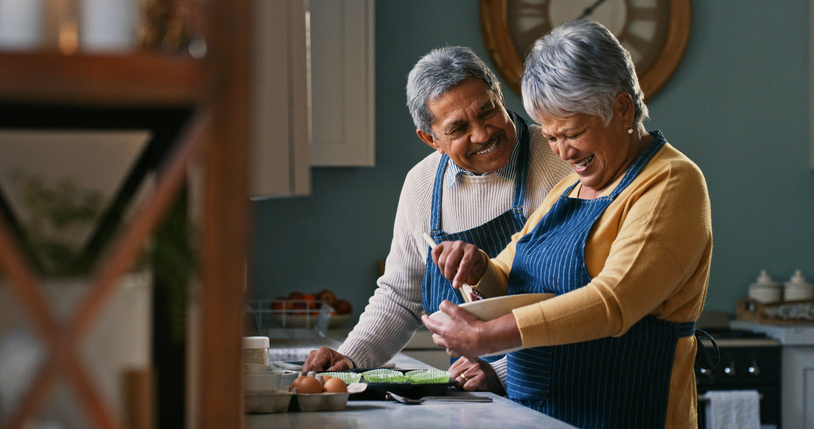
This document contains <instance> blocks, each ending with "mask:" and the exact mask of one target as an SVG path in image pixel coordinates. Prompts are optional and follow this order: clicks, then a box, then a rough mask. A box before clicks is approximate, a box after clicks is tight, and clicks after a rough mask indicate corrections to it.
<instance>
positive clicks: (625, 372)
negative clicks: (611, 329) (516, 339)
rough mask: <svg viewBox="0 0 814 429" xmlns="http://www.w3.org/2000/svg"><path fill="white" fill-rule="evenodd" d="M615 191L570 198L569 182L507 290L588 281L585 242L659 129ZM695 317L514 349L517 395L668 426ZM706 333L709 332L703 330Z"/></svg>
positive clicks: (528, 242) (649, 151)
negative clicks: (684, 341) (680, 351)
mask: <svg viewBox="0 0 814 429" xmlns="http://www.w3.org/2000/svg"><path fill="white" fill-rule="evenodd" d="M652 134H653V136H654V137H655V139H654V140H653V142H652V143H651V144H650V145H649V146H648V147H647V148H646V149H645V151H644V152H642V153H641V154H640V155H639V156H638V157H637V159H636V160H635V161H634V163H633V164H632V165H631V166H630V168H629V169H628V171H627V172H626V173H625V176H624V178H623V179H622V181H621V182H620V183H619V185H618V186H616V188H615V189H614V190H613V192H612V193H611V194H610V195H608V196H604V197H598V198H596V199H593V200H582V199H578V198H569V197H568V196H567V195H569V193H570V192H571V191H572V190H573V188H574V186H576V184H574V185H572V186H571V187H569V188H568V190H566V191H565V192H564V193H563V194H562V195H561V196H560V198H559V200H558V201H557V202H556V203H555V204H554V206H553V207H552V208H551V210H550V211H549V212H548V213H547V214H546V215H545V216H544V217H543V219H542V220H541V221H540V223H539V224H538V225H537V226H536V227H535V228H534V230H533V231H532V232H531V233H529V234H527V235H526V236H524V237H523V238H521V239H520V240H519V241H518V243H517V251H516V254H515V258H514V262H513V263H512V271H511V273H510V275H509V293H510V294H519V293H539V292H543V293H554V294H557V295H559V294H564V293H567V292H570V291H572V290H575V289H578V288H580V287H583V286H585V285H587V284H588V283H589V282H590V281H591V276H590V275H589V274H588V270H587V269H586V267H585V242H586V240H587V238H588V234H589V232H590V231H591V227H592V226H593V225H594V223H595V222H596V221H597V219H599V217H600V216H601V215H602V213H603V212H604V211H605V209H607V207H608V206H609V205H610V204H611V203H612V202H613V201H614V199H615V198H616V197H617V196H618V195H619V193H621V192H622V191H623V190H624V189H625V188H627V186H628V185H629V184H630V183H631V182H632V181H633V180H634V179H635V178H636V177H637V176H638V175H639V173H640V172H641V170H642V168H644V166H645V165H647V163H648V162H649V161H650V159H651V158H652V157H653V156H654V155H655V154H656V153H657V152H658V151H659V150H660V149H661V148H662V146H664V144H665V140H664V137H663V136H662V135H661V133H660V132H658V131H654V132H653V133H652ZM694 333H695V323H694V322H687V323H673V322H667V321H664V320H659V319H656V318H655V317H652V316H647V317H645V318H644V319H642V320H641V321H639V322H638V323H636V324H635V325H633V327H631V328H630V330H629V331H628V332H626V333H625V334H624V335H622V336H621V337H618V338H612V337H611V338H602V339H598V340H593V341H586V342H581V343H576V344H566V345H559V346H551V347H538V348H532V349H524V350H520V351H517V352H512V353H509V354H508V370H507V386H506V387H507V392H508V395H509V398H511V399H512V400H514V401H516V402H518V403H521V404H523V405H526V406H528V407H531V408H534V409H536V410H538V411H541V412H543V413H545V414H547V415H549V416H551V417H554V418H557V419H559V420H562V421H565V422H567V423H569V424H572V425H574V426H577V427H580V428H608V427H616V428H636V427H641V428H656V427H664V425H665V421H666V416H667V403H668V396H669V390H670V376H671V374H672V368H673V358H674V357H675V350H676V344H677V340H678V338H680V337H686V336H691V335H693V334H694ZM704 334H705V333H704Z"/></svg>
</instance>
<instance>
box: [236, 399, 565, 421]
mask: <svg viewBox="0 0 814 429" xmlns="http://www.w3.org/2000/svg"><path fill="white" fill-rule="evenodd" d="M450 395H478V396H489V397H491V398H492V401H493V402H491V403H480V402H473V403H466V402H461V403H447V402H437V403H433V402H425V403H423V404H421V405H405V404H401V403H398V402H393V401H348V406H347V408H345V410H343V411H316V412H310V413H305V412H300V411H291V412H287V413H277V414H247V415H246V426H245V427H246V428H247V429H268V428H332V429H337V428H338V429H342V428H348V429H350V428H354V429H356V428H363V429H364V428H370V429H381V428H388V427H389V428H452V427H454V428H467V429H475V428H490V429H497V428H500V429H505V428H530V427H535V428H551V429H565V428H574V426H571V425H568V424H565V423H563V422H561V421H559V420H556V419H554V418H551V417H549V416H546V415H545V414H542V413H538V412H537V411H534V410H532V409H530V408H526V407H524V406H522V405H520V404H517V403H515V402H512V401H510V400H508V399H506V398H503V397H500V396H497V395H495V394H492V393H487V392H477V393H467V392H459V391H454V390H452V391H450Z"/></svg>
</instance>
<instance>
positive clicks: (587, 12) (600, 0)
mask: <svg viewBox="0 0 814 429" xmlns="http://www.w3.org/2000/svg"><path fill="white" fill-rule="evenodd" d="M604 2H605V0H596V1H595V2H594V4H592V5H590V6H588V7H586V8H585V10H584V11H582V15H580V16H579V17H577V19H583V18H585V17H587V16H588V15H590V14H592V13H594V9H596V8H597V7H598V6H599V5H600V4H602V3H604Z"/></svg>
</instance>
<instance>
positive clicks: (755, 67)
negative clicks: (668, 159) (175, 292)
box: [252, 0, 814, 315]
mask: <svg viewBox="0 0 814 429" xmlns="http://www.w3.org/2000/svg"><path fill="white" fill-rule="evenodd" d="M478 7H479V1H478V0H467V1H454V2H453V1H439V2H415V1H411V0H388V1H380V2H377V4H376V167H375V168H314V169H313V170H312V180H313V190H312V194H311V195H310V196H308V197H294V198H286V199H276V200H266V201H262V202H253V203H252V207H253V208H254V210H255V216H256V218H255V222H256V225H255V234H254V237H253V238H254V240H255V242H254V251H253V262H254V264H253V265H254V267H253V268H254V270H253V272H254V274H253V278H254V280H253V282H252V283H253V285H252V286H253V287H254V296H256V297H258V298H273V297H276V296H279V295H287V294H288V293H289V292H291V291H294V290H300V291H303V292H309V291H314V292H315V291H318V290H320V289H322V288H324V287H329V288H331V289H333V290H335V291H336V292H337V294H338V295H340V297H345V298H347V299H349V300H350V301H351V303H352V304H353V305H354V313H355V314H356V315H358V314H359V312H361V310H362V309H363V307H364V305H365V304H366V303H367V299H368V298H369V296H370V295H371V294H372V293H373V290H374V289H375V287H376V286H375V281H376V278H377V271H376V262H377V261H378V260H380V259H384V258H385V256H386V255H387V252H388V250H389V248H390V239H391V233H392V222H393V218H394V216H395V211H396V203H397V200H398V196H399V192H400V189H401V184H402V180H403V178H404V176H405V174H406V173H407V171H408V170H409V169H410V167H412V166H413V165H414V164H415V163H416V162H418V161H419V160H420V159H421V158H423V157H424V156H426V155H427V154H428V153H429V148H428V147H427V146H426V145H425V144H424V143H421V142H420V141H419V139H418V137H416V135H415V128H414V126H413V124H412V121H411V120H410V117H409V114H408V112H407V108H406V107H405V96H404V85H405V81H406V75H407V73H408V72H409V71H410V69H411V68H412V66H413V64H414V63H415V62H416V61H417V60H418V58H419V57H421V56H422V55H423V54H425V53H426V52H428V51H429V50H430V49H432V48H435V47H437V46H442V45H466V46H469V47H471V48H472V49H473V50H474V51H475V52H476V53H477V54H478V55H480V56H481V57H482V58H483V59H484V60H485V61H487V63H489V64H490V65H491V61H490V60H489V58H488V55H487V53H486V49H485V47H484V44H483V40H482V38H481V32H480V24H479V10H478ZM504 88H505V85H504ZM505 95H506V103H507V105H508V107H509V108H511V109H514V110H516V111H518V112H522V113H524V114H525V112H524V111H523V109H522V104H521V103H520V100H519V98H518V97H517V96H516V94H514V93H513V92H511V91H510V90H506V94H505ZM648 105H649V107H650V116H651V120H650V121H649V122H646V123H645V124H646V126H647V128H648V129H655V128H658V129H661V130H662V131H663V132H664V133H665V135H666V137H667V139H668V140H669V141H670V142H671V143H672V144H673V145H674V146H676V147H677V148H678V149H679V150H681V151H683V152H684V153H685V154H686V155H688V156H689V157H690V158H691V159H693V160H694V161H695V162H696V163H697V164H698V165H699V166H700V167H701V169H702V170H703V172H704V174H705V176H706V178H707V183H708V185H709V192H710V198H711V200H712V218H713V233H714V251H713V262H712V273H711V278H710V286H709V294H708V297H707V304H706V308H707V309H710V310H723V311H728V312H730V313H733V314H734V302H735V300H737V299H738V298H740V297H742V296H744V295H745V294H746V292H747V287H748V284H749V283H751V282H752V281H753V280H754V278H755V277H756V276H757V274H758V272H759V271H760V269H763V268H765V269H767V270H768V271H769V274H771V275H772V276H773V277H775V279H778V280H786V279H788V277H790V276H791V275H792V273H793V271H794V270H795V269H797V268H800V269H802V270H803V273H804V274H805V275H807V277H808V279H809V280H814V172H812V170H811V168H810V165H809V159H810V136H809V121H810V120H809V0H788V1H784V2H782V6H779V5H778V3H777V2H773V1H772V2H764V1H745V2H717V1H699V0H696V1H695V2H693V18H692V32H691V36H690V42H689V45H688V47H687V50H686V53H685V55H684V59H683V61H682V63H681V64H680V66H679V68H678V70H677V71H676V72H675V74H674V75H673V77H672V79H671V80H670V81H669V82H668V83H667V85H666V86H665V87H664V88H663V89H662V90H661V91H660V92H659V93H658V94H656V95H655V96H654V97H653V99H652V100H649V101H648Z"/></svg>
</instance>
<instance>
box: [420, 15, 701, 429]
mask: <svg viewBox="0 0 814 429" xmlns="http://www.w3.org/2000/svg"><path fill="white" fill-rule="evenodd" d="M522 88H523V100H524V104H525V107H526V111H527V112H528V113H529V115H530V116H531V117H532V118H534V119H535V120H537V121H538V122H539V123H540V124H541V127H542V132H543V136H545V137H546V138H547V139H548V142H549V144H550V146H551V150H552V151H553V152H554V153H556V154H557V155H559V156H560V158H562V159H563V160H564V161H567V162H568V163H570V164H571V165H572V167H573V169H574V173H573V174H571V175H570V176H568V177H566V178H565V179H563V180H562V181H561V182H560V183H559V184H558V185H557V186H556V187H555V188H554V189H553V190H552V191H551V193H550V194H549V196H548V197H547V198H546V199H545V201H544V202H543V204H542V205H541V206H540V207H539V208H538V209H537V210H536V211H535V212H534V214H532V216H531V217H530V218H529V219H528V222H527V223H526V225H525V226H524V227H523V229H522V230H521V231H520V232H518V233H517V234H515V235H514V236H513V238H512V241H511V242H510V243H509V245H508V246H507V247H506V249H504V250H503V251H502V253H500V254H499V255H498V256H497V257H496V258H494V259H491V260H490V259H489V258H488V257H487V256H486V255H485V254H484V253H483V252H481V251H479V250H478V249H477V248H476V247H474V246H472V245H470V244H466V243H463V242H460V241H456V242H444V243H442V244H440V245H439V246H438V247H437V248H436V249H435V250H434V251H433V252H432V257H433V261H434V262H435V263H436V264H437V265H438V267H439V268H440V269H441V271H442V272H443V273H444V276H445V277H446V278H448V279H450V280H452V283H453V287H460V286H461V284H462V283H464V282H468V283H469V284H470V285H472V286H473V287H474V289H475V290H477V291H479V292H480V293H481V294H482V295H484V296H487V297H491V296H496V295H502V294H507V293H508V294H521V293H552V294H554V295H555V296H554V297H553V298H551V299H548V300H545V301H542V302H539V303H537V304H533V305H530V306H526V307H521V308H517V309H515V310H513V312H512V313H511V314H508V315H506V316H504V317H501V318H498V319H495V320H492V321H488V322H482V321H480V320H479V319H477V318H476V317H475V316H473V315H472V314H471V313H468V312H466V311H465V310H463V309H460V308H458V307H457V306H456V305H454V304H452V303H450V302H445V303H443V304H442V305H441V306H440V309H441V311H443V312H445V313H447V314H448V315H450V317H451V321H450V322H448V323H446V324H444V323H439V322H437V321H435V320H432V319H430V318H429V317H427V316H424V317H423V318H422V320H423V322H424V324H425V325H426V326H427V327H428V328H429V329H430V331H432V332H433V339H434V341H435V342H436V344H438V345H439V346H441V347H445V348H447V351H448V353H450V354H451V355H457V356H463V357H466V358H467V359H469V360H470V361H475V359H476V357H477V356H481V355H484V354H487V353H492V352H497V351H500V350H508V349H514V348H518V347H520V348H521V350H519V351H516V352H512V353H509V354H508V356H507V358H506V361H505V365H506V372H505V374H506V375H505V380H501V381H504V386H505V390H506V392H507V394H508V396H509V398H511V399H512V400H514V401H516V402H519V403H521V404H524V405H526V406H528V407H531V408H534V409H536V410H539V411H541V412H543V413H545V414H548V415H550V416H553V417H555V418H558V419H560V420H563V421H565V422H568V423H570V424H573V425H575V426H577V427H580V428H594V427H597V428H598V427H620V428H634V427H642V428H655V427H671V428H673V427H682V428H684V427H695V426H696V418H697V417H696V387H695V378H694V373H693V364H694V361H695V355H696V348H697V341H696V338H695V336H694V333H695V329H694V328H695V323H694V322H695V321H696V320H697V319H698V317H699V315H700V313H701V310H702V308H703V306H704V298H705V296H706V291H707V283H708V279H709V267H710V257H711V253H712V230H711V220H710V203H709V197H708V194H707V188H706V184H705V181H704V177H703V175H702V173H701V171H700V170H699V169H698V167H697V166H696V165H695V164H694V163H693V162H692V161H690V160H689V159H688V158H687V157H686V156H684V155H683V154H682V153H681V152H679V151H678V150H676V149H675V148H674V147H672V146H671V145H670V144H669V143H667V141H666V140H665V138H664V136H663V135H662V133H661V132H659V131H651V132H647V131H645V128H644V126H643V125H642V121H643V120H644V119H645V118H647V116H648V112H647V107H646V106H645V104H644V101H643V94H642V91H641V89H640V87H639V82H638V78H637V76H636V72H635V70H634V66H633V62H632V61H631V58H630V55H629V53H628V52H627V51H626V50H625V49H624V48H623V47H622V46H621V45H620V44H619V42H618V41H617V39H616V38H615V37H614V36H613V34H611V33H610V32H609V31H608V30H607V29H606V28H604V27H603V26H601V25H600V24H597V23H594V22H590V21H583V20H580V21H573V22H569V23H566V24H563V25H561V26H559V27H557V28H555V29H554V30H553V31H552V32H551V33H550V34H548V35H547V36H545V37H544V38H542V39H540V40H538V41H537V42H536V44H535V45H534V47H533V50H532V51H531V53H530V54H529V56H528V59H527V61H526V72H525V74H524V76H523V80H522ZM481 365H485V364H483V363H481ZM470 369H471V370H472V373H471V376H475V374H476V372H477V368H474V367H472V368H470ZM501 372H502V371H498V373H501ZM464 376H465V377H466V378H471V376H470V375H466V374H465V375H464ZM490 387H492V388H499V387H500V386H497V387H496V386H490Z"/></svg>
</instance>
